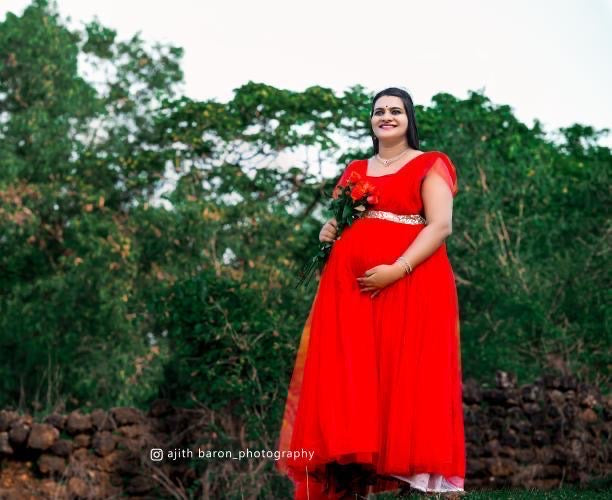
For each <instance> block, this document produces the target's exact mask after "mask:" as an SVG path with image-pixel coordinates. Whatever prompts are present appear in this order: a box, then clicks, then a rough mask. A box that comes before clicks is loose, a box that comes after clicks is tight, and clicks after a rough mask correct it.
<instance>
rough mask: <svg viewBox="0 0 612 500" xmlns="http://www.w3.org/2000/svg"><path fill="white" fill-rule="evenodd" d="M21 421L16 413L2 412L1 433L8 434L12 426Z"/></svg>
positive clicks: (0, 414)
mask: <svg viewBox="0 0 612 500" xmlns="http://www.w3.org/2000/svg"><path fill="white" fill-rule="evenodd" d="M18 419H19V414H18V413H17V412H16V411H10V410H0V432H7V431H8V430H9V429H10V428H11V424H12V423H13V422H15V421H16V420H18Z"/></svg>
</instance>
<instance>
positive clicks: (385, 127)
mask: <svg viewBox="0 0 612 500" xmlns="http://www.w3.org/2000/svg"><path fill="white" fill-rule="evenodd" d="M370 123H371V125H372V131H373V132H374V134H375V135H376V137H377V138H378V140H379V141H383V142H386V141H391V142H396V141H398V140H399V141H401V140H402V139H404V138H405V137H406V131H407V130H408V115H407V114H406V110H405V109H404V103H403V102H402V100H401V99H400V98H399V97H396V96H391V95H383V96H381V97H379V98H378V99H377V100H376V103H374V114H373V115H372V117H371V118H370Z"/></svg>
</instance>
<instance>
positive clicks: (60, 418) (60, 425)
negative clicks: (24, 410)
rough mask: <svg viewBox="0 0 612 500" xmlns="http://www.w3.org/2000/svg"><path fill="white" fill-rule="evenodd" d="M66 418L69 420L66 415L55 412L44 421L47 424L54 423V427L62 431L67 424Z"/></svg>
mask: <svg viewBox="0 0 612 500" xmlns="http://www.w3.org/2000/svg"><path fill="white" fill-rule="evenodd" d="M66 420H67V417H66V416H65V415H58V414H57V413H53V414H51V415H48V416H47V417H45V419H44V420H43V422H45V423H46V424H49V425H52V426H53V427H56V428H57V429H59V430H60V431H63V430H64V427H65V425H66Z"/></svg>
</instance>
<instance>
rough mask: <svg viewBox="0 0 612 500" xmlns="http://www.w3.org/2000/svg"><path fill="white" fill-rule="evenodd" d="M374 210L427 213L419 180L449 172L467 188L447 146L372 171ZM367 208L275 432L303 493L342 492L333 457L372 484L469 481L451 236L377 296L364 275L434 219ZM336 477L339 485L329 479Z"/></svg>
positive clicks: (434, 486) (335, 257) (334, 264)
mask: <svg viewBox="0 0 612 500" xmlns="http://www.w3.org/2000/svg"><path fill="white" fill-rule="evenodd" d="M367 165H368V162H367V159H363V160H355V161H353V162H351V163H350V164H349V165H348V166H347V167H346V168H345V170H344V172H343V175H342V176H341V178H340V180H339V182H338V184H341V183H343V182H344V181H345V180H346V179H347V178H348V176H349V175H350V174H351V173H352V172H353V171H356V172H357V173H359V174H360V175H361V176H362V178H364V179H365V180H367V181H369V182H370V183H371V184H373V185H375V186H376V187H377V189H378V195H379V201H378V203H377V204H376V205H375V206H373V207H371V208H372V209H374V210H381V211H387V212H392V213H394V214H421V215H422V216H423V217H424V210H423V200H422V197H421V183H422V182H423V180H424V179H425V176H427V175H439V176H441V177H442V178H443V179H444V180H445V181H446V183H447V185H448V186H449V188H450V189H451V191H452V194H453V197H454V196H455V195H456V193H457V173H456V169H455V166H454V165H453V163H452V162H451V160H450V159H449V157H448V156H447V155H446V154H444V153H442V152H439V151H428V152H424V153H421V154H419V155H418V156H417V157H415V158H412V159H411V160H410V161H409V162H408V163H406V164H405V165H403V166H402V167H401V168H400V169H399V170H397V171H396V172H393V173H391V174H387V175H382V176H368V175H367ZM424 227H425V225H424V224H405V223H399V222H396V221H393V220H387V219H380V218H361V219H358V220H356V221H354V222H353V224H352V225H351V226H350V227H348V228H346V229H345V230H344V231H343V232H342V234H341V237H340V238H339V239H337V240H336V241H335V242H334V244H333V247H332V251H331V254H330V256H329V259H328V261H327V263H326V264H325V267H324V268H323V270H322V272H321V275H320V279H319V283H318V287H317V292H316V295H315V298H314V300H313V303H312V306H311V309H310V313H309V315H308V319H307V320H306V324H305V326H304V329H303V332H302V336H301V340H300V344H299V348H298V353H297V356H296V360H295V365H294V369H293V375H292V378H291V382H290V385H289V391H288V395H287V400H286V404H285V410H284V416H283V422H282V426H281V430H280V433H279V438H278V441H277V450H279V451H280V452H281V453H279V455H280V459H279V460H277V461H276V467H277V469H278V471H279V472H281V473H283V474H286V475H288V476H289V478H290V479H291V480H292V481H293V482H294V486H295V496H294V498H295V499H302V498H304V499H306V498H309V499H311V500H313V499H317V498H321V499H323V498H338V497H336V496H334V494H333V491H337V490H336V489H334V488H337V486H335V487H328V489H325V487H324V486H325V485H330V484H333V481H334V479H333V476H330V474H329V470H330V468H329V467H327V465H328V464H330V463H332V462H334V463H336V464H341V465H346V464H360V465H359V467H363V470H366V471H368V472H369V474H370V476H369V477H370V478H374V479H373V480H370V482H369V485H370V486H369V487H368V490H367V491H368V493H378V492H380V491H385V490H393V489H398V488H399V487H400V485H401V484H404V485H405V484H406V483H409V484H410V485H411V486H412V487H414V488H417V489H420V490H422V491H438V492H442V491H462V490H463V485H464V476H465V462H466V458H465V443H464V422H463V408H462V378H461V357H460V342H459V309H458V301H457V289H456V285H455V279H454V274H453V270H452V267H451V264H450V262H449V259H448V256H447V253H446V243H442V244H441V245H440V246H439V247H438V248H437V249H436V250H435V251H434V253H433V254H431V255H430V256H429V257H428V258H427V259H425V260H424V261H423V262H421V263H420V264H419V265H417V266H415V267H414V269H413V271H412V273H410V274H408V275H406V276H404V277H403V278H400V279H399V280H397V281H395V282H393V283H392V284H391V285H389V286H387V287H385V288H383V289H382V290H381V291H380V293H379V294H378V295H377V296H375V297H372V296H371V293H372V292H371V291H370V292H361V291H360V288H359V285H358V282H357V278H358V277H360V276H363V275H364V272H365V271H366V270H368V269H370V268H372V267H374V266H377V265H379V264H393V263H394V262H395V260H396V259H397V257H398V256H400V255H402V254H403V253H404V251H405V250H406V249H407V248H408V247H409V246H410V244H411V243H412V241H413V240H414V239H415V238H416V237H417V235H418V234H419V233H420V232H421V231H422V230H423V229H424ZM330 488H331V489H330Z"/></svg>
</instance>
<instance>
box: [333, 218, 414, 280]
mask: <svg viewBox="0 0 612 500" xmlns="http://www.w3.org/2000/svg"><path fill="white" fill-rule="evenodd" d="M423 227H425V226H423V225H421V224H403V223H398V222H392V221H388V220H381V219H374V218H372V219H370V218H368V219H359V220H357V221H355V222H354V223H353V224H352V225H351V226H350V227H349V228H347V229H345V230H344V231H343V232H342V235H341V236H340V239H339V240H336V242H335V243H334V248H333V252H334V253H336V254H338V255H337V258H340V259H342V260H344V261H345V264H346V269H349V271H350V272H351V274H353V276H355V277H358V276H362V275H363V273H364V272H365V271H366V270H368V269H370V268H372V267H374V266H378V265H380V264H393V262H395V260H396V259H397V258H398V257H399V256H400V255H401V254H403V253H404V252H405V251H406V249H407V248H408V246H409V245H410V244H411V243H412V242H413V241H414V239H415V238H416V237H417V235H418V234H419V232H420V231H421V230H422V229H423Z"/></svg>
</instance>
